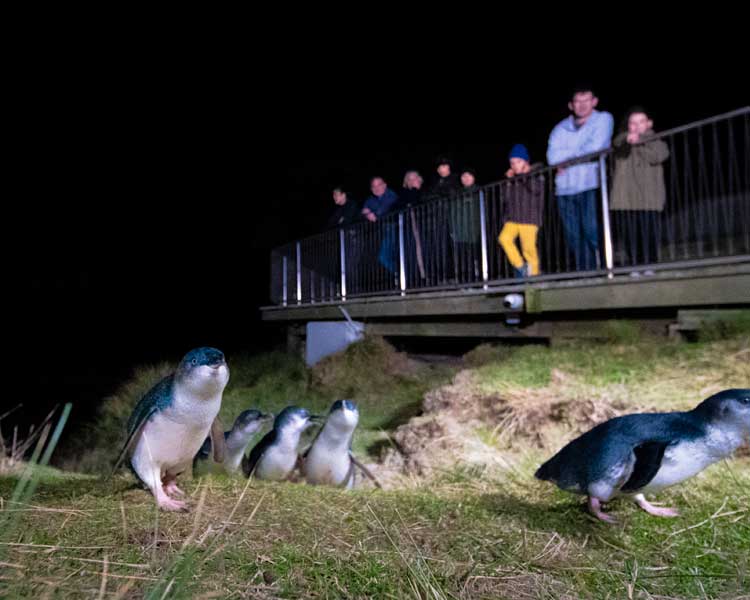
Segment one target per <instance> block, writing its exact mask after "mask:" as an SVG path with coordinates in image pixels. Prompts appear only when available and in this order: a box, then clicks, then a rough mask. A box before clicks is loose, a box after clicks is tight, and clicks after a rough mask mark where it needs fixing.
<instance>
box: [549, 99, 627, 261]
mask: <svg viewBox="0 0 750 600" xmlns="http://www.w3.org/2000/svg"><path fill="white" fill-rule="evenodd" d="M598 103H599V99H598V98H597V97H596V96H595V95H594V93H593V91H591V88H590V87H579V88H576V89H575V91H574V93H573V97H572V100H571V102H569V103H568V108H569V109H570V111H571V112H572V113H573V114H572V115H570V116H569V117H568V118H566V119H563V120H562V121H560V122H559V123H558V124H557V125H556V126H555V128H554V129H553V130H552V133H551V134H550V136H549V143H548V145H547V162H548V163H549V164H550V165H556V164H560V163H563V162H565V161H568V160H571V159H573V158H576V157H578V156H584V155H586V154H590V153H592V152H597V151H599V150H605V149H606V148H609V145H610V141H611V139H612V129H613V127H614V120H613V119H612V115H611V114H609V113H608V112H600V111H598V110H595V109H596V105H597V104H598ZM598 188H599V165H598V164H597V163H596V162H588V163H583V164H579V165H572V166H569V167H560V168H558V169H557V175H556V176H555V194H556V196H557V208H558V210H559V211H560V219H561V220H562V224H563V230H564V232H565V240H566V242H567V244H568V248H569V249H571V250H572V251H573V256H574V257H575V269H576V270H577V271H591V270H594V269H596V268H597V257H598V253H599V228H598V223H597V220H598V219H597V193H596V190H597V189H598Z"/></svg>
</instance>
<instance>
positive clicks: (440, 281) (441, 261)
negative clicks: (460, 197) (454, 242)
mask: <svg viewBox="0 0 750 600" xmlns="http://www.w3.org/2000/svg"><path fill="white" fill-rule="evenodd" d="M435 167H436V168H435V171H436V175H437V177H435V179H433V180H432V183H431V185H430V187H429V189H428V190H427V192H426V193H425V195H424V200H425V201H428V202H430V205H429V208H428V209H427V211H428V215H429V219H428V228H427V230H426V231H424V237H423V239H424V238H429V239H430V243H429V245H430V250H432V251H433V252H432V253H430V254H431V255H432V256H431V257H430V258H429V260H428V262H429V263H430V266H431V267H432V268H428V279H429V280H430V281H429V283H430V285H445V284H447V283H449V277H448V269H449V265H450V260H451V251H452V248H451V244H450V237H449V227H450V223H449V222H448V221H449V215H448V204H449V202H450V201H451V200H453V199H454V198H455V197H456V195H457V193H458V191H459V190H460V187H461V184H460V182H459V181H458V177H457V176H456V174H455V173H453V163H452V161H451V159H450V158H448V157H447V156H439V157H438V158H437V160H436V161H435ZM433 256H434V258H433ZM453 258H454V264H455V257H453Z"/></svg>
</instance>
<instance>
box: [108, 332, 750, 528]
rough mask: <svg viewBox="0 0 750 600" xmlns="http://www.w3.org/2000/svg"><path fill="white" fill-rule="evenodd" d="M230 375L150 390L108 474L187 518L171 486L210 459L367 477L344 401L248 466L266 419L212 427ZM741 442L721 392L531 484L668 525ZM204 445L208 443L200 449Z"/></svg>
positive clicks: (582, 441)
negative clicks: (687, 492)
mask: <svg viewBox="0 0 750 600" xmlns="http://www.w3.org/2000/svg"><path fill="white" fill-rule="evenodd" d="M228 381H229V369H228V367H227V363H226V360H225V358H224V354H223V353H222V352H221V351H219V350H217V349H215V348H206V347H203V348H196V349H194V350H191V351H190V352H188V353H187V354H186V355H185V357H184V358H183V359H182V361H181V362H180V364H179V365H178V367H177V370H176V371H175V372H174V373H173V374H171V375H169V376H167V377H165V378H164V379H163V380H162V381H160V382H159V383H157V384H156V385H155V386H154V387H153V388H151V389H150V390H149V391H148V392H147V393H146V394H145V395H144V397H143V398H142V399H141V400H140V402H139V403H138V404H137V405H136V407H135V409H134V410H133V414H132V415H131V417H130V419H129V421H128V426H127V430H128V436H127V440H126V442H125V445H124V447H123V449H122V451H121V453H120V456H119V458H118V460H117V463H116V465H115V470H116V469H117V468H118V467H119V466H120V464H122V462H123V461H124V460H125V458H129V461H130V467H131V469H132V470H133V473H134V474H135V475H136V477H138V479H139V480H140V481H141V482H142V483H143V484H145V485H146V486H147V487H148V488H149V489H150V490H151V492H152V494H153V495H154V497H155V499H156V502H157V504H158V506H159V507H160V508H162V509H164V510H187V504H186V503H185V502H184V501H182V500H180V499H179V497H181V496H183V495H184V492H183V491H182V490H180V488H179V487H177V484H176V478H177V476H178V475H180V474H181V473H183V472H184V471H186V470H188V469H189V468H190V467H191V465H192V464H193V462H194V460H195V461H196V462H200V461H202V460H204V459H208V458H209V456H211V455H213V459H214V461H215V462H218V463H221V464H222V465H223V466H224V468H225V470H227V471H230V472H232V471H237V470H238V469H239V467H240V466H241V467H242V471H243V473H244V474H245V475H246V476H247V477H250V476H252V477H255V478H258V479H268V480H285V479H289V478H290V476H291V475H292V474H293V473H294V471H295V469H296V468H298V467H299V469H300V472H301V474H302V476H303V477H304V478H305V480H306V481H307V482H308V483H312V484H327V485H335V486H340V487H344V488H347V489H348V488H351V487H353V486H354V481H355V467H359V468H361V469H362V470H363V472H364V473H365V474H366V475H368V476H370V477H372V475H371V473H369V471H367V469H366V468H365V467H364V465H362V464H361V463H359V461H357V460H356V459H355V457H354V456H353V455H352V453H351V442H352V437H353V434H354V430H355V428H356V426H357V423H358V420H359V412H358V410H357V407H356V405H355V404H354V403H353V402H351V401H350V400H338V401H336V402H335V403H334V404H333V406H332V407H331V410H330V412H329V414H328V416H327V418H326V419H325V423H324V425H323V427H322V428H321V429H320V431H319V432H318V434H317V436H316V437H315V439H314V441H313V443H312V445H311V446H310V447H309V449H308V450H307V451H306V452H305V453H304V454H303V455H302V456H299V454H298V451H297V448H298V445H299V442H300V437H301V435H302V433H303V432H304V431H305V430H306V429H307V428H308V427H309V426H310V425H312V424H313V423H314V422H315V421H319V420H321V418H320V417H316V416H315V415H311V414H310V413H309V412H308V411H307V410H305V409H304V408H298V407H296V406H289V407H287V408H285V409H284V410H283V411H282V412H281V413H279V414H278V416H276V418H275V419H274V422H273V428H272V429H271V431H269V432H268V433H267V434H266V435H265V436H264V437H263V438H262V439H261V440H260V442H258V444H257V445H255V446H254V447H253V449H252V450H251V452H250V454H249V456H245V448H246V447H247V445H248V443H249V441H250V440H251V439H252V437H253V435H254V434H255V433H257V432H258V431H259V430H260V428H261V427H262V426H263V425H264V424H265V423H267V422H269V421H270V419H271V416H270V415H264V414H262V413H261V412H259V411H257V410H247V411H244V412H243V413H242V414H240V415H239V417H238V418H237V420H236V421H235V423H234V426H233V427H232V429H231V430H230V431H228V432H224V431H223V429H222V428H221V427H220V425H219V424H218V421H217V415H218V413H219V409H220V408H221V399H222V394H223V391H224V387H225V386H226V384H227V382H228ZM749 437H750V389H746V388H745V389H728V390H724V391H722V392H719V393H717V394H714V395H712V396H711V397H709V398H707V399H706V400H704V401H703V402H701V403H700V404H699V405H698V406H697V407H696V408H694V409H693V410H690V411H685V412H670V413H639V414H631V415H624V416H621V417H616V418H613V419H610V420H608V421H606V422H604V423H601V424H599V425H597V426H596V427H594V428H593V429H591V430H589V431H587V432H586V433H584V434H583V435H581V436H580V437H578V438H576V439H574V440H573V441H571V442H569V443H568V444H567V445H566V446H564V447H563V448H562V449H561V450H560V451H559V452H558V453H557V454H555V455H554V456H553V457H552V458H550V459H549V460H548V461H547V462H545V463H544V464H543V465H542V466H541V467H539V469H538V470H537V471H536V473H535V476H536V477H537V478H538V479H542V480H546V481H551V482H553V483H555V484H557V486H558V487H560V488H561V489H563V490H566V491H569V492H573V493H577V494H582V495H585V496H587V497H588V508H589V511H590V512H591V514H592V515H593V516H595V517H596V518H598V519H600V520H602V521H607V522H613V521H614V519H613V518H612V516H611V515H609V514H607V513H605V512H604V511H603V510H602V504H603V503H606V502H609V501H610V500H612V499H613V498H615V497H618V496H625V497H630V498H632V499H633V500H634V501H635V502H636V504H638V506H640V507H641V508H642V509H643V510H645V511H647V512H648V513H650V514H653V515H657V516H663V517H671V516H676V515H677V514H678V512H677V510H676V509H673V508H665V507H659V506H655V505H654V504H651V503H649V502H648V501H647V500H646V497H645V494H647V493H653V492H658V491H660V490H662V489H664V488H666V487H669V486H671V485H674V484H677V483H680V482H681V481H684V480H686V479H688V478H690V477H692V476H693V475H696V474H697V473H699V472H700V471H702V470H703V469H705V468H706V467H708V466H709V465H711V464H713V463H715V462H717V461H719V460H722V459H724V458H727V457H728V456H730V455H731V454H732V453H733V452H734V451H735V450H737V449H738V448H739V447H740V446H741V445H742V444H743V443H746V442H747V440H748V438H749ZM207 438H208V439H207Z"/></svg>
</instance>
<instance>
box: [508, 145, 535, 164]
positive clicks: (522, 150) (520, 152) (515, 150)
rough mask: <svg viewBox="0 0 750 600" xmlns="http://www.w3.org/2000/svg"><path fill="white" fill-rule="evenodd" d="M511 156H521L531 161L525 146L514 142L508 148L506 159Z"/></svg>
mask: <svg viewBox="0 0 750 600" xmlns="http://www.w3.org/2000/svg"><path fill="white" fill-rule="evenodd" d="M511 158H522V159H523V160H525V161H526V162H531V160H530V158H529V151H528V150H527V149H526V146H524V145H523V144H516V145H515V146H513V147H512V148H511V149H510V153H509V154H508V160H510V159H511Z"/></svg>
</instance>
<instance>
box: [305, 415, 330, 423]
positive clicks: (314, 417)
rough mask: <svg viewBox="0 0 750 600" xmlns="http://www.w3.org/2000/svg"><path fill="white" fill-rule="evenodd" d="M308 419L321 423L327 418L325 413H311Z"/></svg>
mask: <svg viewBox="0 0 750 600" xmlns="http://www.w3.org/2000/svg"><path fill="white" fill-rule="evenodd" d="M308 419H310V422H311V423H317V424H320V423H322V422H323V421H325V420H326V418H325V415H310V416H309V417H308Z"/></svg>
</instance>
